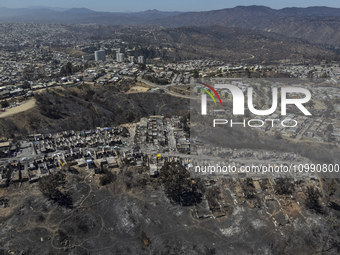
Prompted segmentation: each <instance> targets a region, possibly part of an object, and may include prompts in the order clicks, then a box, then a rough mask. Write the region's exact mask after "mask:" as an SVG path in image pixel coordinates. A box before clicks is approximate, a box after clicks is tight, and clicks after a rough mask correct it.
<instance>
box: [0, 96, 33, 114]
mask: <svg viewBox="0 0 340 255" xmlns="http://www.w3.org/2000/svg"><path fill="white" fill-rule="evenodd" d="M34 106H35V99H34V98H32V99H29V100H28V101H26V102H25V103H22V104H21V105H19V106H16V107H13V108H10V109H6V112H1V113H0V118H6V117H9V116H12V115H15V114H17V113H20V112H24V111H27V110H29V109H32V108H33V107H34Z"/></svg>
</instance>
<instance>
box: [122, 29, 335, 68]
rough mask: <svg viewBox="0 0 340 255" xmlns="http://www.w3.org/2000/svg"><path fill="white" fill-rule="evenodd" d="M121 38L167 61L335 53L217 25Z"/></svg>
mask: <svg viewBox="0 0 340 255" xmlns="http://www.w3.org/2000/svg"><path fill="white" fill-rule="evenodd" d="M122 35H123V37H122V38H123V40H125V41H131V42H135V43H137V44H138V45H143V46H144V47H145V48H148V47H150V45H152V46H153V47H154V48H156V47H158V48H159V49H161V50H157V49H152V50H151V51H149V52H148V53H150V54H154V53H155V51H156V52H157V53H158V54H159V55H153V57H162V58H163V59H164V58H168V59H170V60H173V59H176V60H185V59H202V58H208V59H209V58H210V59H215V60H222V61H240V60H241V61H242V60H244V62H247V63H251V62H254V63H267V64H269V63H274V62H278V61H282V60H285V59H289V60H291V61H293V62H299V61H305V60H311V61H320V60H322V59H327V58H329V59H335V58H336V54H335V53H333V52H331V51H328V50H325V49H322V48H320V47H318V46H316V45H313V44H310V43H309V42H307V41H306V40H302V39H297V38H291V37H287V36H284V35H281V34H278V33H269V32H265V31H259V30H250V29H243V28H235V27H234V28H231V27H224V26H220V25H215V26H207V27H197V26H196V27H180V28H167V29H154V30H151V31H149V32H145V31H140V30H138V29H135V31H134V32H133V33H131V34H130V35H127V34H125V33H122ZM144 54H145V53H144ZM148 57H152V56H148Z"/></svg>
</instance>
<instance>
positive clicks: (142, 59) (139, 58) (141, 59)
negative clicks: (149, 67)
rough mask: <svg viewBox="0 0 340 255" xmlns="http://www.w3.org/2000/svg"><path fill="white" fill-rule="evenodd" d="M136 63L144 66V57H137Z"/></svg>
mask: <svg viewBox="0 0 340 255" xmlns="http://www.w3.org/2000/svg"><path fill="white" fill-rule="evenodd" d="M138 63H139V64H145V57H144V56H139V57H138Z"/></svg>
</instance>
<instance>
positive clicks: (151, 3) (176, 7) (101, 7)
mask: <svg viewBox="0 0 340 255" xmlns="http://www.w3.org/2000/svg"><path fill="white" fill-rule="evenodd" d="M237 5H266V6H269V7H271V8H275V9H280V8H284V7H293V6H295V7H308V6H329V7H340V1H339V0H323V1H321V0H286V1H275V0H257V1H254V0H123V1H122V0H1V1H0V7H9V8H22V7H28V6H52V7H62V8H73V7H86V8H89V9H92V10H96V11H111V12H115V11H119V12H120V11H144V10H148V9H157V10H160V11H203V10H216V9H222V8H231V7H235V6H237Z"/></svg>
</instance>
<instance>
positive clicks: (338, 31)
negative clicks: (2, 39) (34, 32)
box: [0, 6, 340, 46]
mask: <svg viewBox="0 0 340 255" xmlns="http://www.w3.org/2000/svg"><path fill="white" fill-rule="evenodd" d="M0 22H34V23H64V24H90V23H92V24H107V25H152V26H158V27H163V28H175V27H183V26H214V25H219V26H225V27H240V28H244V29H252V30H262V31H266V32H275V33H279V34H282V35H285V36H288V37H294V38H300V39H305V40H307V41H308V42H310V43H314V44H325V45H330V46H338V45H339V44H340V9H339V8H330V7H308V8H295V7H294V8H284V9H280V10H276V9H271V8H269V7H265V6H237V7H235V8H227V9H221V10H214V11H203V12H162V11H158V10H147V11H143V12H132V13H127V12H97V11H93V10H90V9H87V8H73V9H68V10H65V9H62V8H51V7H43V6H36V7H30V8H19V9H9V8H0Z"/></svg>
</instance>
